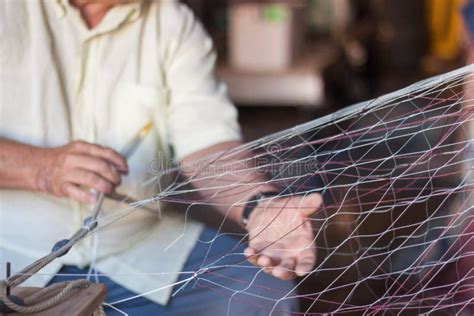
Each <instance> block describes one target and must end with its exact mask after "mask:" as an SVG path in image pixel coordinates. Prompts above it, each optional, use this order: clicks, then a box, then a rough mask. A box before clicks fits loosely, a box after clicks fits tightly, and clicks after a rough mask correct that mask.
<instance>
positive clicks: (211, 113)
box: [161, 1, 241, 161]
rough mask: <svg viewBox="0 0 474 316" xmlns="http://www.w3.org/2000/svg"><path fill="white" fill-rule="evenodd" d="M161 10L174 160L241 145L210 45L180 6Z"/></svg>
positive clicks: (171, 3)
mask: <svg viewBox="0 0 474 316" xmlns="http://www.w3.org/2000/svg"><path fill="white" fill-rule="evenodd" d="M165 3H166V4H164V5H163V7H162V9H161V14H162V27H161V30H162V31H163V33H162V36H163V37H166V39H167V40H166V43H165V45H163V48H162V49H163V50H162V55H163V59H164V63H165V67H164V68H165V70H164V76H165V82H166V85H167V88H168V90H169V107H168V111H167V112H168V113H167V115H168V117H167V118H168V120H167V123H168V133H169V134H168V135H169V142H170V145H171V147H172V148H173V151H174V156H175V159H176V160H178V161H179V160H181V159H182V158H183V157H185V156H187V155H189V154H191V153H193V152H195V151H198V150H201V149H204V148H207V147H209V146H212V145H215V144H218V143H221V142H225V141H232V140H240V139H241V132H240V127H239V124H238V120H237V110H236V108H235V106H234V105H233V104H232V103H231V102H230V100H229V98H228V96H227V91H226V87H225V85H224V84H222V83H220V82H218V81H217V80H216V77H215V74H214V73H215V63H216V54H215V51H214V49H213V43H212V40H211V39H210V38H209V36H208V35H207V34H206V32H205V30H204V28H203V26H202V25H201V24H200V23H199V22H198V21H197V20H196V18H195V17H194V15H193V13H192V12H191V11H190V10H189V8H187V7H186V6H184V5H183V4H179V3H176V2H174V1H165Z"/></svg>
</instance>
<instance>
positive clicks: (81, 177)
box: [65, 168, 114, 194]
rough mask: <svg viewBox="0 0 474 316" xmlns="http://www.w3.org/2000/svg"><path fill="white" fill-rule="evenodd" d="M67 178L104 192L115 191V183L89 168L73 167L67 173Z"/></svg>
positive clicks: (80, 184) (74, 182)
mask: <svg viewBox="0 0 474 316" xmlns="http://www.w3.org/2000/svg"><path fill="white" fill-rule="evenodd" d="M65 179H66V180H67V181H69V182H72V183H73V184H77V185H79V186H87V187H89V188H91V189H94V190H96V191H97V192H101V193H104V194H111V193H112V192H113V191H114V185H113V184H112V183H111V182H109V181H108V180H107V179H105V178H102V177H101V176H100V175H98V174H97V173H95V172H92V171H89V170H84V169H80V168H77V169H73V170H72V171H70V172H68V173H67V174H66V175H65Z"/></svg>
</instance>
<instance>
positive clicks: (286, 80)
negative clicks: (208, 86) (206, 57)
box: [217, 54, 332, 108]
mask: <svg viewBox="0 0 474 316" xmlns="http://www.w3.org/2000/svg"><path fill="white" fill-rule="evenodd" d="M325 55H326V56H325ZM328 56H330V54H311V55H307V56H306V57H304V58H301V59H300V60H299V61H298V62H297V63H296V64H295V65H294V66H293V67H292V68H290V69H288V70H286V71H283V72H274V73H257V72H256V73H250V72H242V71H239V70H236V69H232V68H231V67H229V66H227V65H222V66H220V67H218V71H217V76H218V77H219V78H220V79H221V80H222V81H223V82H224V83H226V84H227V88H228V90H229V95H230V98H231V99H232V101H233V102H235V103H236V104H238V105H241V106H248V105H253V106H268V105H271V106H296V107H305V108H320V107H322V106H323V101H324V82H323V77H322V71H323V69H324V67H325V66H326V65H328V64H329V62H330V60H332V59H331V58H328Z"/></svg>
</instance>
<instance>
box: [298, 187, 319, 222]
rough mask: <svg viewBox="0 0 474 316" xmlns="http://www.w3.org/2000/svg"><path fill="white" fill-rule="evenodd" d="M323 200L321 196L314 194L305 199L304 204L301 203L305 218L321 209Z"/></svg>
mask: <svg viewBox="0 0 474 316" xmlns="http://www.w3.org/2000/svg"><path fill="white" fill-rule="evenodd" d="M322 203H323V199H322V197H321V195H320V194H318V193H313V194H309V195H307V196H305V197H303V202H302V203H301V206H302V207H301V208H300V212H301V214H302V215H303V216H305V217H308V216H311V215H312V214H314V212H316V210H318V209H319V207H320V206H321V204H322Z"/></svg>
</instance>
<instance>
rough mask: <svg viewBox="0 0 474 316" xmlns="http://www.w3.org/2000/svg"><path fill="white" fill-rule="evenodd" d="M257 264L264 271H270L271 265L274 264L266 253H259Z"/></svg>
mask: <svg viewBox="0 0 474 316" xmlns="http://www.w3.org/2000/svg"><path fill="white" fill-rule="evenodd" d="M257 264H258V265H259V266H260V267H262V268H263V272H265V273H271V272H272V269H273V266H274V265H275V263H274V261H273V260H272V258H271V257H269V256H267V255H260V257H259V258H258V260H257Z"/></svg>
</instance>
